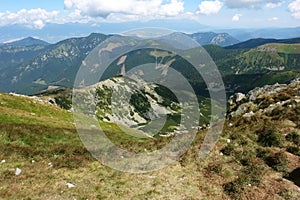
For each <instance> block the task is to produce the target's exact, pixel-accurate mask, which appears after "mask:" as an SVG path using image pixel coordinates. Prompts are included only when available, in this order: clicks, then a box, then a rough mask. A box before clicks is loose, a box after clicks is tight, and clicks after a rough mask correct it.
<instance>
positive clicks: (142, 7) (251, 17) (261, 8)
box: [0, 0, 300, 29]
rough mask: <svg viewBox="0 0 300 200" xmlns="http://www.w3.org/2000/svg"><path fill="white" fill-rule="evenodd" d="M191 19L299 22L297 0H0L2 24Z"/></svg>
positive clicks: (231, 23) (224, 24)
mask: <svg viewBox="0 0 300 200" xmlns="http://www.w3.org/2000/svg"><path fill="white" fill-rule="evenodd" d="M151 19H170V20H178V19H180V20H181V21H182V19H185V20H193V21H197V22H199V23H201V24H204V25H209V26H213V27H220V28H262V27H295V26H300V0H26V1H24V0H0V27H1V26H9V25H13V24H19V25H24V26H26V27H28V28H31V29H43V28H44V27H45V26H47V25H48V24H51V23H54V24H64V23H75V22H76V23H85V24H93V25H99V24H101V23H118V22H133V23H134V22H135V21H147V20H151Z"/></svg>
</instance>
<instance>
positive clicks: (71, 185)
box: [66, 183, 75, 188]
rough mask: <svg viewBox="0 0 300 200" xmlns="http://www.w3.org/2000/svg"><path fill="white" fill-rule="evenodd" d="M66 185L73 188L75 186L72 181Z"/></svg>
mask: <svg viewBox="0 0 300 200" xmlns="http://www.w3.org/2000/svg"><path fill="white" fill-rule="evenodd" d="M66 185H67V186H68V188H74V187H75V185H74V184H73V183H67V184H66Z"/></svg>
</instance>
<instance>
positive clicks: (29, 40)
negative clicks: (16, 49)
mask: <svg viewBox="0 0 300 200" xmlns="http://www.w3.org/2000/svg"><path fill="white" fill-rule="evenodd" d="M33 45H42V46H47V45H49V43H48V42H46V41H43V40H40V39H37V38H34V37H27V38H24V39H20V40H15V41H11V42H4V43H0V46H33Z"/></svg>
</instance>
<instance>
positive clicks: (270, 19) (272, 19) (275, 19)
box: [268, 17, 279, 21]
mask: <svg viewBox="0 0 300 200" xmlns="http://www.w3.org/2000/svg"><path fill="white" fill-rule="evenodd" d="M268 20H269V21H277V20H279V18H278V17H271V18H269V19H268Z"/></svg>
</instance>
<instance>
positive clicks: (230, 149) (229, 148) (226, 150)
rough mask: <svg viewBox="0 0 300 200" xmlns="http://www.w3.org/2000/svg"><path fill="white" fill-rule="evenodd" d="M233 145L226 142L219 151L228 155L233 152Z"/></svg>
mask: <svg viewBox="0 0 300 200" xmlns="http://www.w3.org/2000/svg"><path fill="white" fill-rule="evenodd" d="M234 148H235V147H234V145H233V144H228V145H227V146H226V147H224V148H223V149H222V150H221V152H222V153H223V154H224V155H226V156H230V155H232V154H233V152H234Z"/></svg>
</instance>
